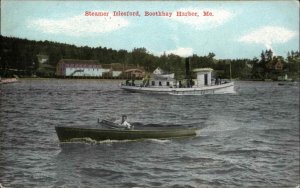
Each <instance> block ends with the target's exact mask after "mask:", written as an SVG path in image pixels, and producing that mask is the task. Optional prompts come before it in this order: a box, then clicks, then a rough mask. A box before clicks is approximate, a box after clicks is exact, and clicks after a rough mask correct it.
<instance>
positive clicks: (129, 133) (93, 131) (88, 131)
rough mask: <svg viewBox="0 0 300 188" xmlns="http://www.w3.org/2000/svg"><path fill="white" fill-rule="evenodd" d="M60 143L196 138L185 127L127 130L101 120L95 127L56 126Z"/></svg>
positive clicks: (194, 133)
mask: <svg viewBox="0 0 300 188" xmlns="http://www.w3.org/2000/svg"><path fill="white" fill-rule="evenodd" d="M55 130H56V133H57V136H58V138H59V141H60V142H69V141H72V140H74V139H75V140H76V139H86V138H90V139H92V140H96V141H103V140H139V139H167V138H178V137H188V136H196V131H197V128H186V127H178V126H176V127H150V126H136V127H131V128H127V127H124V126H122V125H120V124H116V123H114V122H112V121H109V120H102V121H101V122H99V124H98V126H97V127H79V126H78V127H74V126H56V127H55Z"/></svg>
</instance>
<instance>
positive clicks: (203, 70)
mask: <svg viewBox="0 0 300 188" xmlns="http://www.w3.org/2000/svg"><path fill="white" fill-rule="evenodd" d="M212 71H213V69H212V68H198V69H194V70H193V72H212Z"/></svg>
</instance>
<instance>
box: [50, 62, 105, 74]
mask: <svg viewBox="0 0 300 188" xmlns="http://www.w3.org/2000/svg"><path fill="white" fill-rule="evenodd" d="M109 71H110V69H107V68H102V66H101V65H100V64H99V63H98V61H96V60H75V59H61V60H60V61H59V62H58V64H57V66H56V75H57V76H78V77H101V76H103V73H106V72H109Z"/></svg>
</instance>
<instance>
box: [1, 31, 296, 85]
mask: <svg viewBox="0 0 300 188" xmlns="http://www.w3.org/2000/svg"><path fill="white" fill-rule="evenodd" d="M0 44H1V45H0V48H1V51H0V61H1V63H0V76H2V77H9V76H12V75H13V74H16V75H18V76H32V75H37V76H40V77H54V76H55V67H56V65H57V63H58V61H59V60H60V59H80V60H97V61H98V62H99V63H100V64H111V63H119V64H122V65H124V66H125V67H126V66H127V65H131V66H132V65H133V66H136V67H139V68H143V69H144V70H145V71H146V72H149V73H150V72H152V71H154V70H155V69H156V68H157V67H160V68H162V69H163V70H165V71H168V72H172V73H175V75H176V78H177V79H183V78H184V77H185V68H186V67H185V58H182V57H180V56H178V55H175V54H162V55H160V56H156V55H153V54H151V53H150V52H148V51H147V49H146V48H134V49H133V50H132V51H127V50H124V49H121V50H114V49H111V48H106V47H96V48H93V47H88V46H81V47H78V46H75V45H70V44H64V43H58V42H51V41H47V40H46V41H32V40H27V39H19V38H14V37H5V36H0ZM41 56H42V57H43V56H44V57H47V61H46V62H45V63H40V60H39V57H41ZM189 61H190V66H191V69H194V68H207V67H210V68H213V69H214V70H216V71H215V74H217V76H219V77H222V78H230V77H232V78H236V79H242V80H264V79H273V80H276V79H277V78H278V77H280V76H284V75H288V77H290V78H293V79H299V63H300V53H299V51H291V52H288V54H287V57H286V58H284V57H282V56H274V54H273V52H272V51H271V50H265V51H262V53H261V54H260V55H259V58H257V57H254V58H253V59H246V58H245V59H216V58H215V54H214V53H212V52H211V53H209V54H207V55H203V56H199V55H197V54H193V55H192V56H190V57H189ZM278 62H279V63H278ZM278 65H282V67H280V66H279V67H278Z"/></svg>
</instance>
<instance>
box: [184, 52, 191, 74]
mask: <svg viewBox="0 0 300 188" xmlns="http://www.w3.org/2000/svg"><path fill="white" fill-rule="evenodd" d="M185 76H186V79H190V78H191V65H190V58H189V57H187V58H185Z"/></svg>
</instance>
